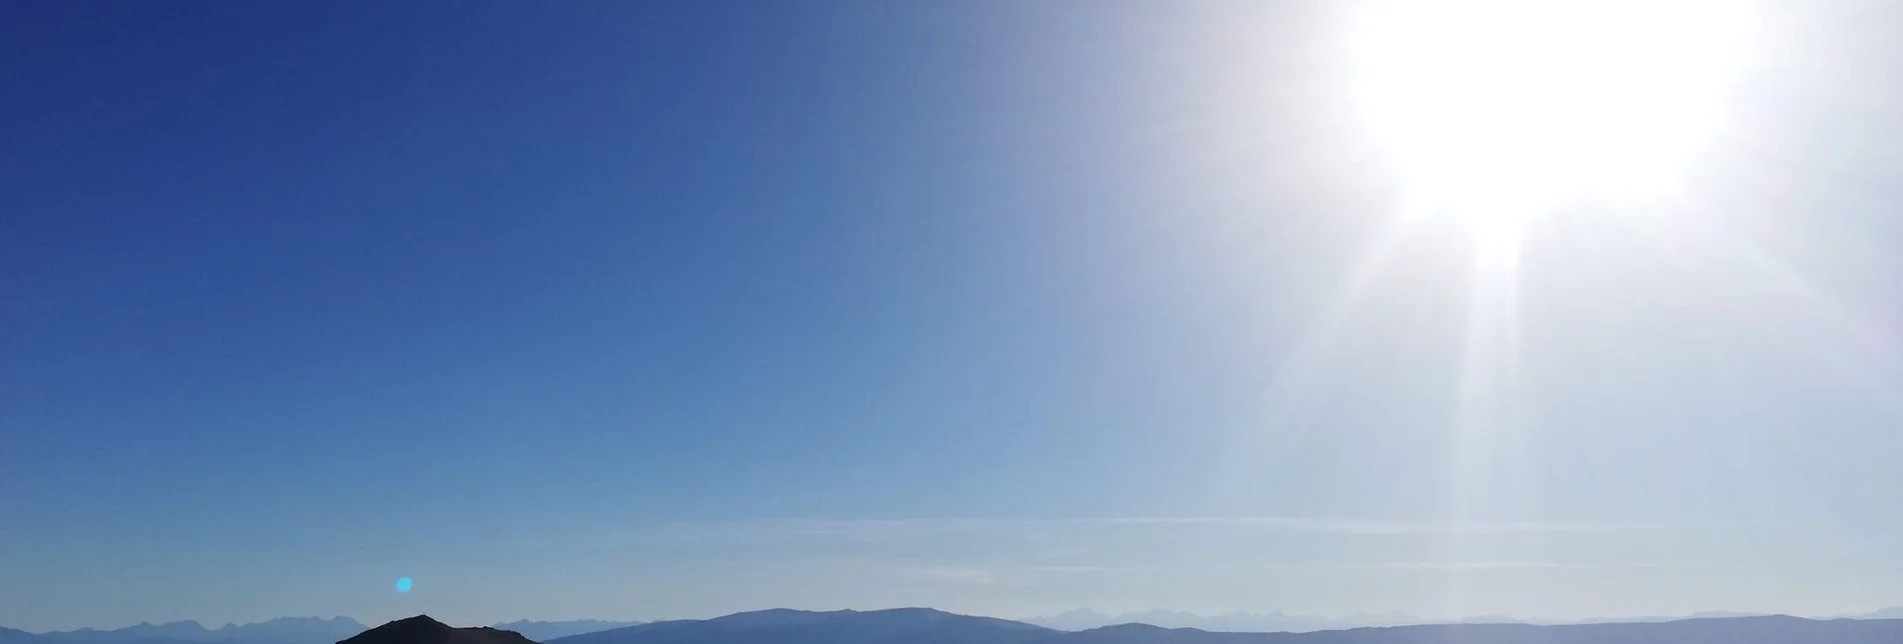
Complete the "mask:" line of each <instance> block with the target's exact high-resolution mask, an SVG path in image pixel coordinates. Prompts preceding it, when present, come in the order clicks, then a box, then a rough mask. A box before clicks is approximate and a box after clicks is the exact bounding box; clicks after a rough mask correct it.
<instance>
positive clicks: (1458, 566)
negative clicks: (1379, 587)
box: [1345, 561, 1660, 570]
mask: <svg viewBox="0 0 1903 644" xmlns="http://www.w3.org/2000/svg"><path fill="white" fill-rule="evenodd" d="M1345 567H1347V568H1356V569H1371V570H1549V569H1606V568H1658V567H1660V565H1659V564H1655V563H1622V562H1603V563H1602V562H1560V561H1379V562H1365V563H1354V564H1348V565H1346V566H1345Z"/></svg>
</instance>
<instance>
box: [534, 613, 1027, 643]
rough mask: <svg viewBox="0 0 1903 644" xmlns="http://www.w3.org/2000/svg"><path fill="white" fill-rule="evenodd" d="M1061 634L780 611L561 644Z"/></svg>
mask: <svg viewBox="0 0 1903 644" xmlns="http://www.w3.org/2000/svg"><path fill="white" fill-rule="evenodd" d="M1054 634H1056V631H1052V630H1050V629H1047V628H1043V627H1041V626H1033V625H1030V624H1025V623H1023V622H1013V621H1010V620H1004V619H997V618H992V617H973V616H969V615H954V614H952V613H947V612H944V611H939V610H933V609H930V608H896V609H891V610H875V611H863V612H862V611H851V610H842V611H830V612H813V611H802V610H788V609H774V610H763V611H754V612H750V613H735V614H733V615H728V616H726V617H716V618H713V619H705V620H677V621H669V622H652V623H648V624H642V625H639V626H629V627H627V628H617V629H614V630H609V631H602V632H599V633H589V634H586V635H575V636H572V637H564V638H561V639H558V640H554V641H555V642H560V643H561V644H1017V643H1020V642H1031V641H1035V640H1042V639H1046V638H1048V637H1050V636H1051V635H1054Z"/></svg>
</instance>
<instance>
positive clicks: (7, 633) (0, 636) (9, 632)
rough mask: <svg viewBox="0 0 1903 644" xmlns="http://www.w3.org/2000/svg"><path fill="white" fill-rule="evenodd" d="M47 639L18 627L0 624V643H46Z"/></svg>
mask: <svg viewBox="0 0 1903 644" xmlns="http://www.w3.org/2000/svg"><path fill="white" fill-rule="evenodd" d="M46 642H47V640H46V639H45V638H43V637H41V636H39V635H34V634H32V633H28V632H26V631H22V630H19V629H13V628H7V627H4V626H0V644H46Z"/></svg>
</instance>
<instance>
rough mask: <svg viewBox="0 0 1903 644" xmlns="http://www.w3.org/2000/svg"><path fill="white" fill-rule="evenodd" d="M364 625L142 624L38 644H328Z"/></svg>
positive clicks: (285, 620) (297, 620)
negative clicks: (206, 643) (217, 643)
mask: <svg viewBox="0 0 1903 644" xmlns="http://www.w3.org/2000/svg"><path fill="white" fill-rule="evenodd" d="M363 630H364V625H363V624H362V623H359V622H358V621H357V620H354V619H351V618H348V617H333V618H330V619H323V618H318V617H280V618H277V619H274V620H270V621H265V622H257V623H254V624H226V625H224V626H221V627H218V628H205V627H204V625H201V624H199V623H198V622H167V623H164V624H152V623H149V622H148V623H141V624H138V625H136V626H128V627H126V628H118V629H112V630H98V629H91V628H82V629H79V630H75V631H55V632H51V633H42V634H40V637H41V638H43V639H42V640H41V644H168V643H169V644H178V643H194V642H220V643H231V644H329V643H331V642H336V641H337V640H341V639H343V638H346V637H350V636H352V635H356V634H358V633H361V632H363Z"/></svg>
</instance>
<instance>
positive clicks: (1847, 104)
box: [0, 0, 1903, 629]
mask: <svg viewBox="0 0 1903 644" xmlns="http://www.w3.org/2000/svg"><path fill="white" fill-rule="evenodd" d="M1322 6H1323V5H1322V3H1315V4H1309V5H1304V4H1297V3H1291V2H1261V3H1255V2H1251V3H1225V2H1197V3H1164V2H1153V3H1134V2H1114V1H1113V2H1100V1H1094V0H1093V1H1090V2H1081V1H1080V2H1068V1H1058V2H1034V3H1024V2H1004V1H996V2H993V1H981V2H955V3H954V2H945V3H916V2H912V3H894V2H883V1H879V2H827V3H818V2H804V3H787V2H729V3H712V4H705V3H686V2H679V3H637V2H596V3H582V2H564V3H487V2H481V3H454V4H452V3H409V2H342V3H317V2H304V3H285V2H263V3H240V2H221V3H212V2H200V3H125V2H115V3H103V2H102V3H83V2H10V3H6V5H5V6H4V7H3V8H0V52H4V53H3V54H0V87H4V95H5V97H6V98H5V99H3V100H0V150H4V152H3V153H0V570H3V571H4V573H0V624H4V625H8V626H14V627H21V628H28V629H51V628H71V627H77V626H84V625H92V626H118V625H125V624H130V623H133V622H138V621H142V620H152V621H162V620H174V619H200V620H206V621H211V622H223V621H227V620H236V621H247V620H255V619H263V618H268V617H273V616H279V615H308V614H325V615H329V614H346V615H351V616H355V617H358V618H360V619H364V620H366V621H373V620H379V619H387V618H392V617H397V616H403V615H409V614H415V613H418V612H429V613H431V614H434V615H437V616H439V617H442V618H445V619H449V620H452V621H458V622H487V621H497V620H504V619H513V618H519V617H532V618H570V617H595V618H623V619H652V618H669V617H694V616H710V615H715V614H720V613H724V612H729V611H735V610H743V609H753V608H761V607H767V606H793V607H801V608H844V607H856V608H867V607H882V606H892V605H932V606H937V607H940V608H945V609H949V610H958V611H966V612H979V613H987V614H995V615H1004V616H1024V615H1031V614H1038V613H1045V612H1053V611H1057V610H1062V609H1066V608H1074V607H1080V606H1091V607H1095V608H1099V609H1102V610H1111V611H1115V610H1125V609H1143V608H1157V607H1161V608H1173V609H1184V610H1196V611H1204V612H1216V611H1224V610H1241V609H1248V610H1272V609H1283V610H1290V611H1297V612H1310V613H1327V614H1341V613H1349V612H1354V611H1363V610H1366V611H1386V610H1407V611H1413V612H1416V613H1419V614H1423V615H1439V614H1445V613H1454V612H1458V613H1512V614H1520V615H1541V616H1553V617H1566V616H1584V615H1606V614H1639V613H1673V612H1685V611H1691V610H1699V609H1720V608H1722V609H1739V610H1782V611H1792V612H1809V613H1829V612H1837V611H1852V610H1867V609H1871V608H1876V607H1879V606H1885V605H1896V604H1903V554H1899V552H1900V551H1899V550H1897V548H1896V547H1895V535H1897V534H1899V533H1903V499H1899V497H1898V491H1899V490H1903V468H1898V467H1896V464H1897V462H1898V456H1899V455H1903V402H1900V401H1903V398H1899V396H1898V386H1899V383H1903V360H1900V359H1899V358H1900V356H1903V352H1899V346H1900V345H1899V342H1898V337H1899V330H1903V288H1899V286H1900V284H1899V282H1898V281H1897V280H1898V278H1899V276H1903V217H1898V216H1897V214H1896V204H1897V203H1903V194H1899V190H1898V189H1897V188H1896V187H1895V185H1894V178H1895V176H1896V173H1897V172H1898V171H1899V169H1903V147H1899V146H1896V145H1892V144H1890V143H1889V142H1890V141H1894V140H1895V139H1896V137H1897V136H1898V135H1899V134H1903V129H1900V128H1899V126H1900V125H1903V124H1900V123H1899V120H1903V105H1899V100H1898V99H1899V98H1903V96H1900V95H1899V94H1898V93H1897V92H1895V91H1894V90H1893V89H1890V88H1889V86H1890V85H1891V81H1892V80H1893V79H1894V78H1895V77H1896V73H1897V72H1898V71H1899V70H1898V69H1897V68H1896V61H1897V60H1899V58H1898V57H1899V56H1903V50H1899V45H1898V44H1897V43H1898V42H1903V40H1899V39H1896V38H1893V37H1892V36H1893V34H1891V33H1887V32H1885V31H1883V29H1886V28H1887V25H1894V24H1896V21H1895V16H1893V15H1891V16H1878V15H1875V14H1874V13H1873V12H1875V11H1878V10H1879V9H1874V8H1872V7H1874V5H1871V6H1864V7H1860V8H1859V7H1852V6H1850V3H1839V4H1838V5H1831V3H1816V4H1809V3H1792V5H1791V6H1790V7H1785V8H1784V9H1783V11H1785V12H1786V13H1787V14H1789V15H1786V16H1784V17H1783V18H1780V21H1779V22H1778V23H1777V24H1779V25H1780V27H1779V31H1778V32H1777V33H1776V34H1774V36H1775V37H1773V38H1767V39H1766V41H1765V43H1763V44H1762V48H1763V50H1764V51H1765V52H1766V53H1765V55H1763V56H1761V58H1762V59H1764V60H1769V61H1771V62H1770V63H1766V64H1763V65H1761V66H1760V68H1759V69H1758V70H1757V71H1756V72H1754V75H1753V76H1751V77H1750V79H1749V80H1748V82H1746V83H1745V87H1744V89H1743V90H1742V92H1741V95H1742V96H1743V98H1741V99H1740V100H1739V102H1738V104H1737V105H1738V107H1739V109H1738V113H1737V115H1736V116H1737V118H1736V122H1735V124H1734V125H1735V127H1734V128H1733V130H1732V134H1731V135H1730V136H1729V138H1726V139H1723V140H1722V142H1721V143H1719V144H1716V145H1717V149H1719V150H1721V151H1722V154H1719V155H1716V158H1713V159H1710V160H1708V162H1707V163H1706V164H1704V165H1702V166H1700V168H1699V170H1698V172H1696V173H1695V175H1694V176H1693V177H1692V178H1691V179H1690V180H1689V181H1688V183H1687V187H1686V196H1685V197H1684V198H1683V199H1682V200H1681V201H1675V202H1674V203H1673V204H1671V205H1667V206H1660V205H1652V206H1643V207H1639V208H1638V209H1640V210H1644V211H1646V212H1644V213H1642V214H1641V215H1640V216H1638V217H1628V218H1593V217H1589V216H1581V217H1555V218H1551V219H1545V220H1541V221H1539V222H1537V223H1538V224H1539V225H1537V226H1535V229H1534V230H1532V231H1531V232H1529V234H1528V237H1527V239H1526V241H1525V247H1524V255H1523V260H1522V263H1521V266H1520V267H1519V270H1518V272H1517V273H1516V275H1517V279H1518V284H1519V286H1518V289H1519V290H1518V293H1519V294H1518V299H1517V311H1518V320H1517V324H1516V328H1518V329H1519V349H1518V358H1517V364H1516V366H1515V371H1514V373H1513V375H1512V377H1511V379H1510V380H1511V385H1512V386H1511V388H1510V393H1509V394H1506V395H1504V396H1501V397H1499V398H1502V399H1504V398H1510V399H1511V400H1512V401H1513V405H1512V407H1513V409H1515V410H1516V411H1515V414H1514V420H1512V421H1510V422H1507V423H1504V424H1501V425H1498V426H1489V428H1488V429H1486V430H1485V431H1475V430H1474V429H1473V427H1472V426H1471V424H1470V423H1468V421H1464V420H1463V418H1468V417H1467V416H1465V415H1463V414H1462V413H1461V403H1460V401H1461V400H1463V398H1462V396H1461V395H1460V391H1461V390H1462V383H1463V382H1469V381H1470V380H1471V378H1470V377H1468V376H1471V374H1468V373H1466V372H1464V371H1463V356H1464V355H1467V356H1471V353H1470V352H1467V351H1466V350H1465V349H1464V348H1463V347H1466V346H1467V345H1468V342H1467V341H1468V339H1469V336H1470V335H1471V333H1470V330H1469V327H1470V326H1471V325H1470V316H1469V312H1470V306H1472V305H1471V302H1472V301H1474V300H1475V299H1476V298H1474V297H1472V296H1474V295H1476V294H1478V293H1481V292H1482V291H1481V290H1480V289H1478V288H1476V287H1475V286H1474V285H1473V283H1474V275H1473V259H1472V258H1473V255H1474V253H1473V250H1474V249H1473V246H1474V243H1473V242H1472V240H1471V239H1470V238H1469V237H1468V236H1467V235H1466V233H1465V231H1464V229H1463V228H1461V227H1460V226H1459V225H1456V224H1455V223H1452V222H1447V221H1425V222H1417V223H1416V224H1414V225H1412V227H1410V228H1409V229H1408V230H1407V231H1406V233H1405V234H1401V235H1388V236H1385V237H1384V234H1383V231H1388V230H1392V229H1394V226H1393V225H1392V224H1393V222H1394V220H1395V212H1396V211H1397V206H1396V203H1397V201H1398V198H1397V194H1398V193H1399V190H1398V189H1397V183H1398V181H1397V178H1396V176H1395V174H1394V172H1392V171H1389V170H1384V169H1383V167H1384V166H1382V165H1381V164H1380V163H1378V162H1377V161H1375V159H1377V158H1378V157H1379V154H1378V151H1377V147H1378V146H1377V145H1376V144H1375V143H1374V142H1372V141H1370V140H1368V137H1367V136H1364V134H1363V133H1362V130H1361V129H1359V128H1357V127H1356V126H1355V125H1354V124H1353V123H1352V122H1351V121H1352V119H1350V118H1347V117H1345V116H1344V114H1346V113H1348V112H1349V108H1348V106H1347V102H1348V99H1347V98H1345V97H1346V95H1347V94H1348V92H1347V91H1345V88H1344V86H1345V84H1346V83H1345V82H1344V81H1343V80H1342V78H1343V76H1344V74H1345V73H1346V65H1345V64H1344V63H1343V62H1342V60H1341V58H1342V56H1341V51H1340V49H1341V47H1340V46H1339V43H1338V42H1337V41H1338V40H1339V39H1338V37H1337V36H1338V35H1339V34H1338V32H1339V30H1340V29H1341V27H1342V24H1343V20H1342V18H1341V16H1339V15H1336V14H1334V13H1331V12H1328V11H1324V10H1323V9H1322V8H1321V7H1322ZM1634 222H1637V223H1634ZM1384 238H1391V239H1395V240H1396V241H1392V243H1388V244H1386V245H1385V246H1383V242H1382V241H1381V240H1382V239H1384ZM1382 247H1386V248H1388V250H1387V251H1386V252H1385V253H1377V252H1375V251H1374V250H1371V249H1376V248H1382ZM1371 257H1379V259H1380V261H1378V262H1377V261H1371V260H1370V258H1371ZM1364 267H1373V268H1367V269H1366V270H1363V268H1364ZM1469 420H1470V419H1469ZM405 575H407V576H410V577H413V578H414V579H415V580H416V590H415V591H414V592H412V593H410V594H408V595H398V594H396V593H395V592H394V591H393V590H392V589H391V584H392V582H393V581H394V580H395V579H396V578H397V577H399V576H405Z"/></svg>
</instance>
